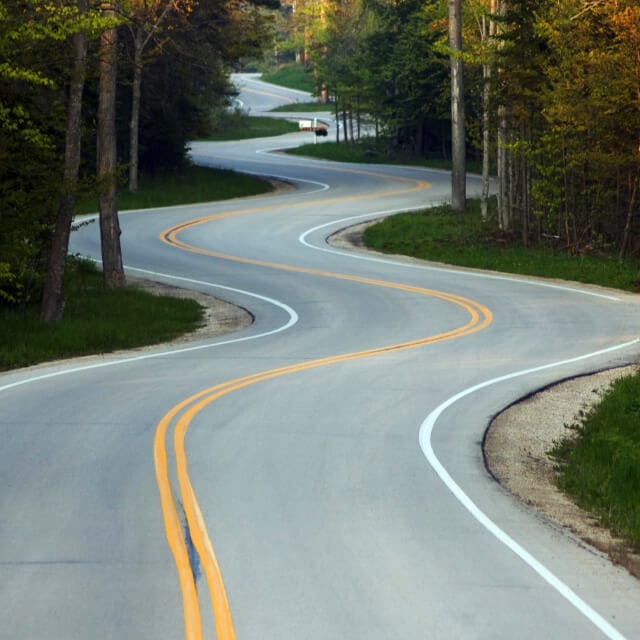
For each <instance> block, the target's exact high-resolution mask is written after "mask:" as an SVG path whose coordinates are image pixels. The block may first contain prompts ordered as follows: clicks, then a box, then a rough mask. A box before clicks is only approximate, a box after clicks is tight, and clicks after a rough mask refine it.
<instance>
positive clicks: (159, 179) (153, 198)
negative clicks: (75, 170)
mask: <svg viewBox="0 0 640 640" xmlns="http://www.w3.org/2000/svg"><path fill="white" fill-rule="evenodd" d="M272 189H273V187H272V185H271V184H270V183H269V182H267V181H266V180H262V179H260V178H257V177H255V176H249V175H246V174H243V173H237V172H235V171H227V170H223V169H209V168H206V167H198V166H195V165H188V166H185V167H183V168H182V169H179V170H176V171H173V172H166V173H162V174H157V175H142V176H141V178H140V186H139V189H138V191H136V192H133V193H132V192H130V191H129V190H128V189H127V188H126V186H122V187H121V188H120V189H119V191H118V209H119V210H121V211H124V210H126V209H147V208H151V207H169V206H173V205H179V204H191V203H194V202H213V201H215V200H227V199H229V198H236V197H239V196H246V195H258V194H261V193H268V192H269V191H272ZM97 210H98V199H97V196H95V195H94V196H91V197H89V198H87V199H86V200H84V201H82V202H81V203H80V204H79V206H78V213H93V212H95V211H97Z"/></svg>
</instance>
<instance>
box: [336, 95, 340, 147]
mask: <svg viewBox="0 0 640 640" xmlns="http://www.w3.org/2000/svg"><path fill="white" fill-rule="evenodd" d="M336 144H340V103H339V102H338V92H337V91H336Z"/></svg>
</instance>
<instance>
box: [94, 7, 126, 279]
mask: <svg viewBox="0 0 640 640" xmlns="http://www.w3.org/2000/svg"><path fill="white" fill-rule="evenodd" d="M101 11H102V17H103V18H105V19H106V20H108V21H111V25H110V26H109V27H107V28H106V29H105V30H104V31H103V32H102V34H101V35H100V59H99V70H100V77H99V104H98V139H97V173H98V206H99V212H100V241H101V248H102V271H103V276H104V283H105V286H106V287H107V288H108V289H114V288H118V287H121V286H123V285H124V283H125V276H124V268H123V265H122V249H121V246H120V223H119V221H118V208H117V203H116V194H117V165H118V155H117V146H116V85H117V43H118V28H117V23H116V5H115V2H109V1H105V2H103V3H102V5H101Z"/></svg>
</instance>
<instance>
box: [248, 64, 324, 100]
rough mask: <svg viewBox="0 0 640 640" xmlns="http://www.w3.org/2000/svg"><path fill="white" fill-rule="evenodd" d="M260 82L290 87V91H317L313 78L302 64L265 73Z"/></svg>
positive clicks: (285, 66)
mask: <svg viewBox="0 0 640 640" xmlns="http://www.w3.org/2000/svg"><path fill="white" fill-rule="evenodd" d="M260 80H264V81H265V82H270V83H271V84H277V85H280V86H281V87H288V88H289V89H298V90H300V91H307V92H308V93H314V92H315V90H316V85H315V82H314V80H313V76H312V75H311V73H310V72H309V71H308V70H307V69H306V67H305V66H304V65H302V64H295V63H294V64H285V65H282V66H280V67H278V68H277V69H276V70H275V71H268V72H267V73H263V74H262V76H261V77H260Z"/></svg>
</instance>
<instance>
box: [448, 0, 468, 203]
mask: <svg viewBox="0 0 640 640" xmlns="http://www.w3.org/2000/svg"><path fill="white" fill-rule="evenodd" d="M448 2H449V46H450V48H451V162H452V171H451V207H452V209H453V211H454V212H456V213H462V212H464V208H465V203H466V199H467V196H466V182H467V175H466V144H467V143H466V136H465V122H464V83H463V77H462V15H461V14H462V7H461V4H462V0H448Z"/></svg>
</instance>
